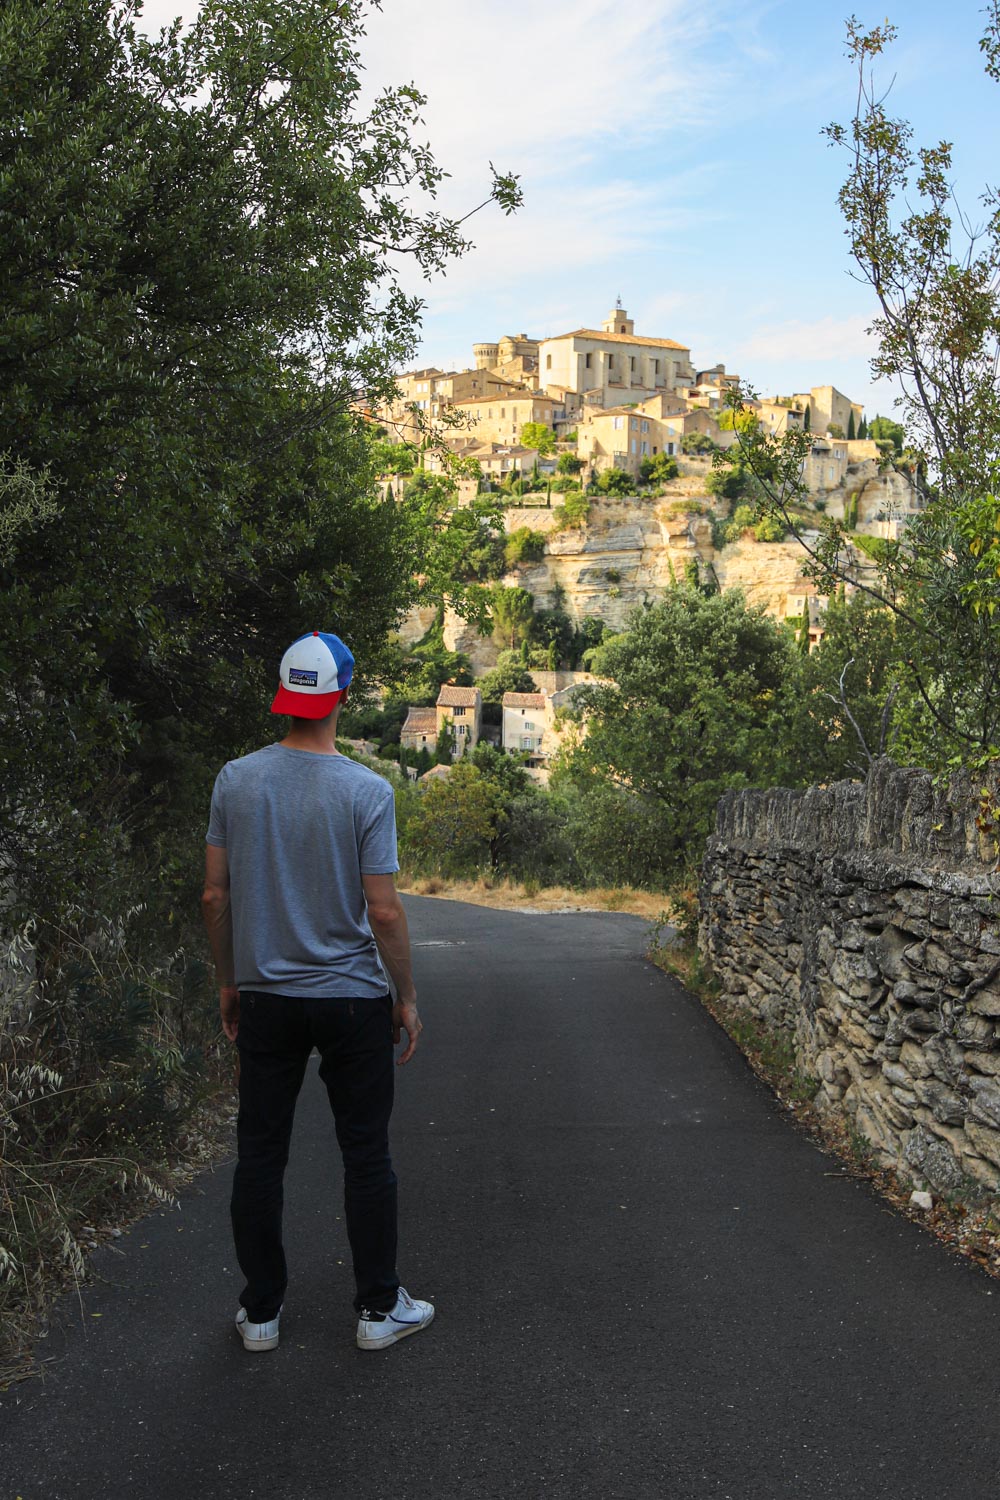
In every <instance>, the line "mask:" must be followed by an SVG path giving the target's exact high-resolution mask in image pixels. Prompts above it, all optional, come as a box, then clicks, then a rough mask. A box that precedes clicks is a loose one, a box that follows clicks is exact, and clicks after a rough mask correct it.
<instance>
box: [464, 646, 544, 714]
mask: <svg viewBox="0 0 1000 1500" xmlns="http://www.w3.org/2000/svg"><path fill="white" fill-rule="evenodd" d="M476 686H477V687H478V688H479V691H480V692H481V693H482V695H483V703H484V704H485V703H500V702H502V700H503V695H504V693H536V692H537V691H538V688H537V687H536V685H535V679H534V678H533V677H532V675H531V673H530V672H529V671H528V669H527V668H526V667H525V665H524V663H523V662H522V660H521V657H520V653H519V652H517V651H501V652H500V655H499V657H498V658H497V664H496V666H495V667H492V668H491V669H490V671H489V672H484V673H483V675H482V677H480V678H479V679H478V681H477V683H476Z"/></svg>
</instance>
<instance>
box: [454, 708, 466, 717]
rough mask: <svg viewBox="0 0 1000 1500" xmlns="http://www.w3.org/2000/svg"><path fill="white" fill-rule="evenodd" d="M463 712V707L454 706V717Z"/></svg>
mask: <svg viewBox="0 0 1000 1500" xmlns="http://www.w3.org/2000/svg"><path fill="white" fill-rule="evenodd" d="M464 713H465V709H464V708H456V709H455V717H456V719H457V718H458V717H459V715H460V714H464Z"/></svg>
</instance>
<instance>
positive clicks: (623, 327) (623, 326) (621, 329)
mask: <svg viewBox="0 0 1000 1500" xmlns="http://www.w3.org/2000/svg"><path fill="white" fill-rule="evenodd" d="M618 332H619V333H624V332H625V324H624V323H623V324H622V326H621V327H620V328H619V330H618Z"/></svg>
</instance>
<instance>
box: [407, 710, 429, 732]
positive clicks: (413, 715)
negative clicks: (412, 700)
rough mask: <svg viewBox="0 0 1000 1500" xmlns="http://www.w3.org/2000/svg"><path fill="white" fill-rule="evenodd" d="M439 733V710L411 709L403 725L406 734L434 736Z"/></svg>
mask: <svg viewBox="0 0 1000 1500" xmlns="http://www.w3.org/2000/svg"><path fill="white" fill-rule="evenodd" d="M436 732H437V710H436V709H434V708H411V709H410V711H409V713H408V714H407V715H406V722H405V724H404V725H403V733H404V734H407V733H409V734H433V733H436Z"/></svg>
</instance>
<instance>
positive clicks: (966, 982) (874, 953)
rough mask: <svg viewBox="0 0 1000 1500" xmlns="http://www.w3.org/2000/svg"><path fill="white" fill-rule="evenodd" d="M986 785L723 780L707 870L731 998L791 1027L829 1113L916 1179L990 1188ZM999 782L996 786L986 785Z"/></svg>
mask: <svg viewBox="0 0 1000 1500" xmlns="http://www.w3.org/2000/svg"><path fill="white" fill-rule="evenodd" d="M982 789H983V788H982V784H981V783H980V782H978V781H975V782H974V781H970V780H969V779H968V778H966V777H964V776H963V777H957V778H955V779H953V781H952V782H951V784H950V785H949V786H946V787H945V786H935V785H934V783H933V781H932V780H931V778H930V777H929V776H928V775H927V774H926V773H924V772H922V771H914V770H900V769H898V768H896V767H894V766H892V765H891V763H889V762H888V761H881V762H879V763H878V764H877V765H876V767H875V768H874V770H873V771H872V774H871V775H870V776H869V778H868V780H867V781H866V782H865V783H863V784H862V783H857V782H842V783H837V784H835V785H832V786H829V787H812V788H809V789H808V790H807V791H804V792H792V791H784V790H776V791H747V792H733V793H728V794H727V795H726V796H725V797H724V798H723V799H722V801H721V803H720V805H719V809H718V815H717V824H716V830H715V833H714V835H713V837H712V838H711V839H710V840H709V844H708V848H707V851H706V855H705V862H704V867H703V872H702V888H701V930H700V942H701V947H702V952H703V954H704V955H705V956H706V958H707V959H708V961H709V962H710V964H711V967H712V970H713V971H714V973H715V975H716V977H717V979H718V980H719V982H720V984H721V986H722V990H723V993H724V996H725V997H726V998H727V999H728V1000H729V1001H731V1002H733V1003H735V1004H737V1005H739V1006H745V1007H747V1008H748V1009H749V1010H750V1011H752V1012H753V1013H754V1015H756V1016H757V1017H758V1018H759V1019H761V1020H763V1021H765V1022H766V1023H767V1024H768V1025H770V1026H773V1027H780V1028H784V1029H785V1030H787V1031H789V1032H790V1033H791V1034H792V1035H793V1037H794V1041H795V1051H796V1057H797V1063H798V1067H799V1069H800V1071H802V1072H803V1073H807V1074H811V1075H812V1076H814V1077H816V1078H818V1079H819V1080H820V1083H819V1091H818V1093H817V1096H816V1103H817V1106H818V1107H819V1108H820V1109H821V1110H827V1111H842V1112H843V1113H844V1114H845V1115H846V1116H847V1117H848V1120H849V1121H850V1122H851V1124H853V1126H854V1127H855V1128H856V1129H857V1130H858V1131H859V1132H860V1133H861V1135H862V1136H864V1137H865V1138H866V1139H867V1140H868V1141H869V1142H870V1143H871V1145H872V1146H873V1147H874V1149H875V1151H876V1153H877V1155H878V1158H879V1159H880V1161H881V1162H882V1163H883V1164H885V1165H888V1166H894V1167H896V1168H898V1169H899V1170H901V1171H902V1172H904V1173H905V1174H906V1175H907V1176H908V1177H909V1178H911V1179H912V1180H913V1181H914V1182H915V1183H916V1184H917V1185H918V1186H920V1187H929V1188H931V1189H932V1190H936V1191H937V1192H952V1191H961V1190H962V1189H963V1187H964V1186H968V1184H969V1182H970V1180H971V1181H973V1182H975V1183H976V1184H980V1185H982V1186H985V1187H986V1188H988V1189H991V1190H996V1189H997V1188H998V1187H1000V935H998V926H1000V875H998V874H997V873H996V867H997V859H996V853H995V849H994V846H993V841H992V834H990V833H984V832H983V831H981V829H980V827H979V826H977V825H978V824H979V823H982V822H983V819H981V818H980V817H979V813H980V796H981V791H982ZM994 795H995V790H994Z"/></svg>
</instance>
